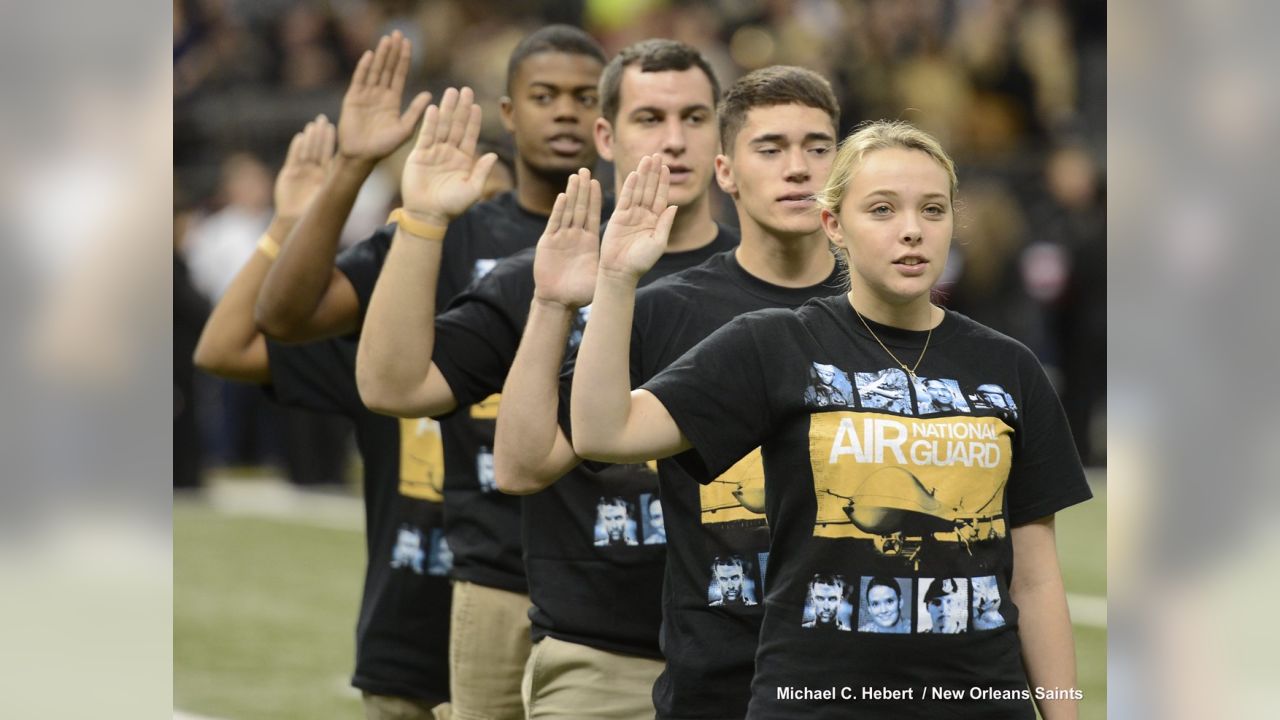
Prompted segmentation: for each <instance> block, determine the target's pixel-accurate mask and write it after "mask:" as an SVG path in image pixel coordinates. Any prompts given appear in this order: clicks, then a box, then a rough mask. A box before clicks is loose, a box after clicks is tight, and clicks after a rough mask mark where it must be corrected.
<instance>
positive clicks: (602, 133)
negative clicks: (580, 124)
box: [593, 118, 613, 162]
mask: <svg viewBox="0 0 1280 720" xmlns="http://www.w3.org/2000/svg"><path fill="white" fill-rule="evenodd" d="M593 130H594V132H593V135H594V137H595V141H596V153H597V154H598V155H599V156H600V159H601V160H604V161H605V162H613V124H612V123H610V122H609V121H608V120H605V119H604V118H596V124H595V128H593Z"/></svg>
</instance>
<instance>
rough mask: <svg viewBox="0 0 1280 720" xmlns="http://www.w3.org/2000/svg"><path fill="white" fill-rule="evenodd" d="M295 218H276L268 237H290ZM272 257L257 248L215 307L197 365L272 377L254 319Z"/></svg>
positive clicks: (226, 373)
mask: <svg viewBox="0 0 1280 720" xmlns="http://www.w3.org/2000/svg"><path fill="white" fill-rule="evenodd" d="M294 222H295V221H293V220H290V219H286V218H279V217H277V218H274V219H273V220H272V222H271V227H270V228H269V229H268V230H267V236H268V237H270V238H271V239H272V240H273V241H275V242H276V243H277V244H278V243H279V241H280V239H281V238H283V237H287V236H288V234H289V229H290V228H291V227H293V225H294ZM270 269H271V259H270V258H269V257H268V256H267V255H266V254H264V253H263V251H262V250H255V251H254V252H253V254H252V255H251V256H250V257H249V259H248V261H246V262H245V264H244V266H243V267H241V268H240V272H238V273H236V276H235V279H234V280H232V281H231V285H230V286H229V287H228V288H227V291H226V292H225V293H223V295H222V298H221V299H220V300H219V301H218V304H217V306H215V307H214V309H213V312H212V314H210V316H209V320H208V322H206V323H205V326H204V330H203V331H202V332H201V333H200V341H199V343H197V345H196V352H195V364H196V367H198V368H200V369H201V370H204V371H205V372H208V373H210V374H212V375H217V376H219V377H223V378H226V379H228V380H238V381H242V382H254V383H264V382H267V381H269V380H270V374H269V371H268V367H267V363H266V353H265V349H266V348H265V345H264V344H263V342H264V341H263V337H262V333H261V331H259V330H258V326H257V325H256V324H254V321H253V307H254V303H255V302H256V300H257V297H258V292H259V290H260V289H261V287H262V282H263V279H264V278H266V276H267V273H268V271H269V270H270Z"/></svg>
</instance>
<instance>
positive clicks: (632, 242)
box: [600, 155, 676, 280]
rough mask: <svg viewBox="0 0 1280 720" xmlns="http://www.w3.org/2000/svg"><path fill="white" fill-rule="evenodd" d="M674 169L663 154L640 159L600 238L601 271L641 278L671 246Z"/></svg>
mask: <svg viewBox="0 0 1280 720" xmlns="http://www.w3.org/2000/svg"><path fill="white" fill-rule="evenodd" d="M670 185H671V171H670V170H668V169H667V168H666V166H664V165H663V164H662V158H661V156H659V155H650V156H647V157H645V158H644V159H642V160H641V161H640V165H639V167H637V168H636V170H635V171H634V172H632V173H631V174H630V175H628V176H627V180H626V182H624V183H623V184H622V190H621V191H620V192H619V193H618V204H617V206H616V207H615V208H614V211H613V217H611V218H610V219H609V227H608V228H606V229H605V231H604V238H603V239H602V240H601V241H600V272H602V273H609V274H612V275H616V276H619V277H626V278H629V279H632V280H639V279H640V277H641V276H642V275H644V274H645V273H646V272H648V271H649V268H651V267H653V265H654V263H656V262H658V258H660V257H662V253H664V252H666V249H667V238H668V236H669V235H670V234H671V224H672V223H673V222H674V221H675V217H676V208H675V206H674V205H673V206H671V207H668V206H667V191H668V189H669V188H670Z"/></svg>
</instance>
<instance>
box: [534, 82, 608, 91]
mask: <svg viewBox="0 0 1280 720" xmlns="http://www.w3.org/2000/svg"><path fill="white" fill-rule="evenodd" d="M535 88H547V89H548V90H555V91H562V90H567V91H569V92H582V91H584V90H592V91H594V90H596V89H597V88H596V86H595V85H573V86H568V85H556V84H555V83H551V82H547V81H545V80H532V81H530V82H529V89H530V90H532V89H535Z"/></svg>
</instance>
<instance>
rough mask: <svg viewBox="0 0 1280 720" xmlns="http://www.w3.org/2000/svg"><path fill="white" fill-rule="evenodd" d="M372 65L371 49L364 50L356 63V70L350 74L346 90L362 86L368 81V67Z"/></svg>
mask: <svg viewBox="0 0 1280 720" xmlns="http://www.w3.org/2000/svg"><path fill="white" fill-rule="evenodd" d="M371 67H373V51H372V50H365V51H364V53H363V54H361V55H360V62H358V63H356V71H355V72H354V73H352V74H351V87H350V89H349V90H348V91H347V92H351V91H353V90H355V89H356V88H359V87H363V86H364V85H367V84H368V82H369V68H371Z"/></svg>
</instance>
